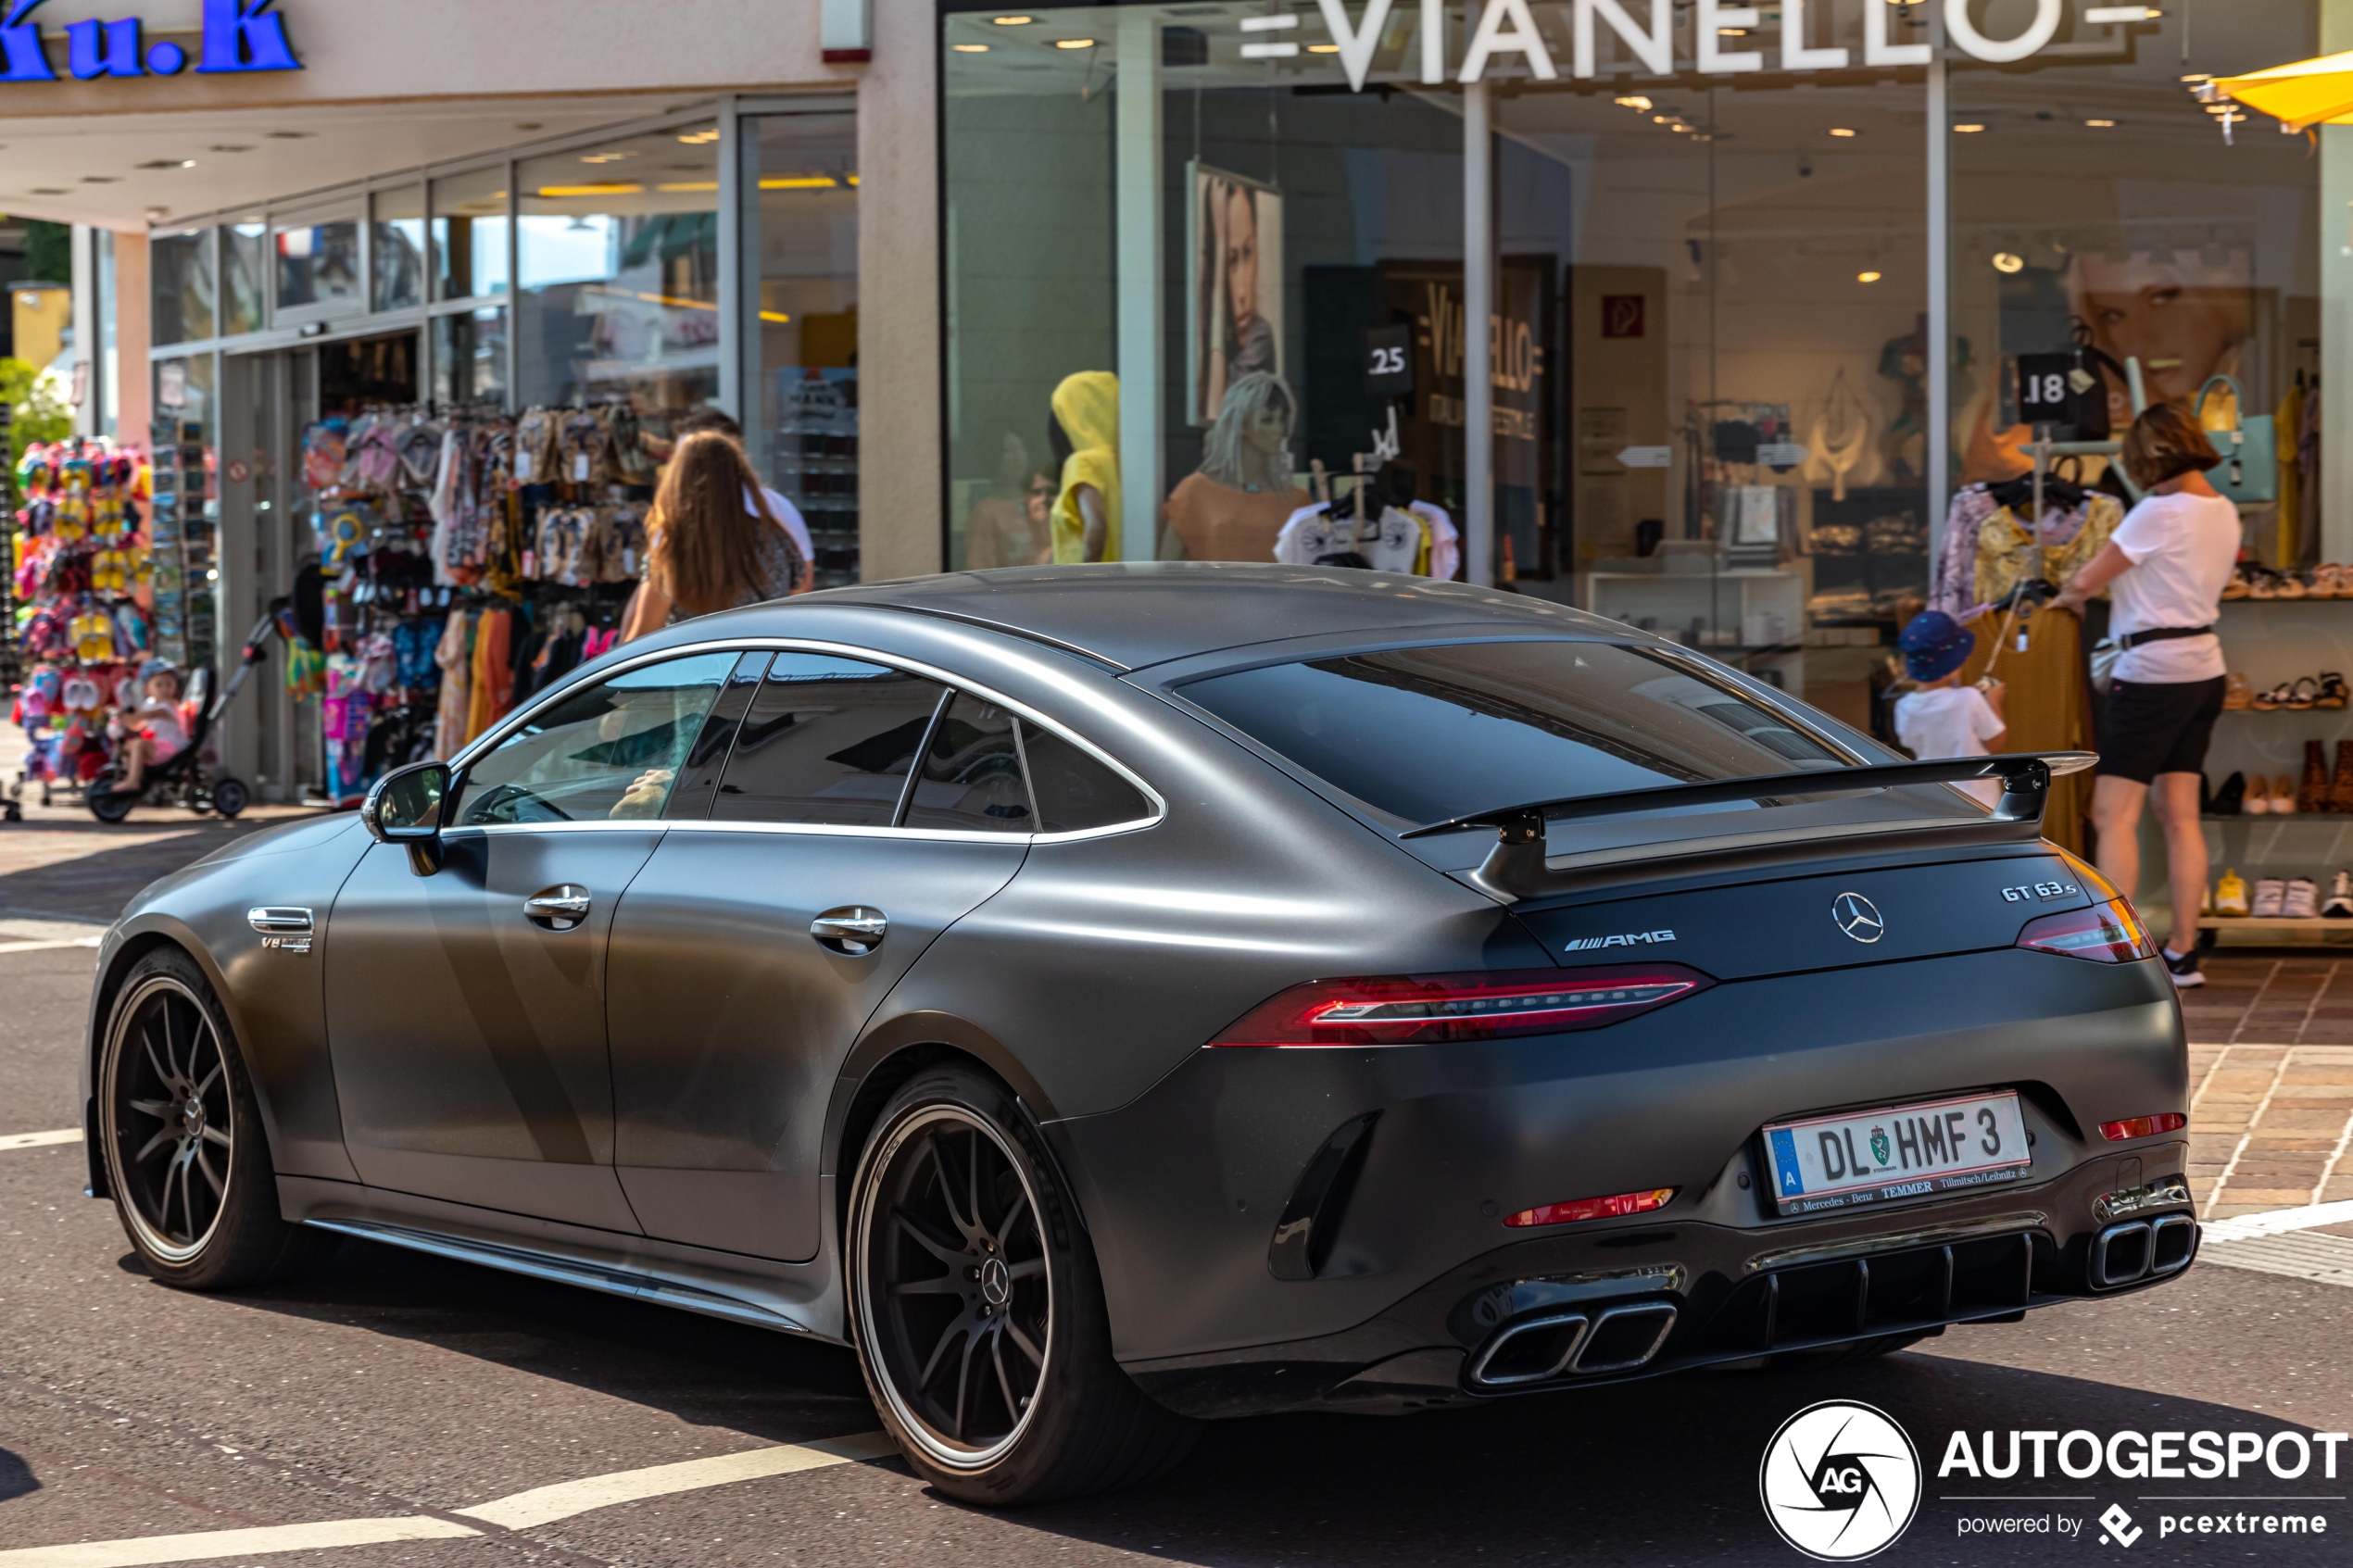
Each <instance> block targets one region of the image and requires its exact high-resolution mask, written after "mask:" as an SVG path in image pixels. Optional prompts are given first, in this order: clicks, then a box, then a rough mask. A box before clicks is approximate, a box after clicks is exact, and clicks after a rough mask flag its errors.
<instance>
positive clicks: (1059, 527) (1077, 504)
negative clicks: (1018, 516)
mask: <svg viewBox="0 0 2353 1568" xmlns="http://www.w3.org/2000/svg"><path fill="white" fill-rule="evenodd" d="M1052 406H1053V410H1054V417H1053V420H1052V421H1051V425H1050V427H1049V430H1048V435H1049V436H1050V437H1051V442H1052V445H1053V448H1054V452H1055V455H1056V456H1058V457H1060V458H1062V460H1063V472H1062V491H1061V493H1060V494H1059V495H1056V496H1055V498H1054V519H1053V521H1054V559H1055V560H1056V561H1057V562H1061V561H1089V560H1117V559H1119V558H1120V551H1119V378H1118V377H1117V376H1115V375H1114V374H1112V373H1111V372H1110V371H1109V370H1081V371H1079V372H1078V373H1077V374H1076V375H1071V376H1064V377H1063V383H1062V384H1061V385H1060V386H1057V387H1056V388H1054V395H1053V399H1052Z"/></svg>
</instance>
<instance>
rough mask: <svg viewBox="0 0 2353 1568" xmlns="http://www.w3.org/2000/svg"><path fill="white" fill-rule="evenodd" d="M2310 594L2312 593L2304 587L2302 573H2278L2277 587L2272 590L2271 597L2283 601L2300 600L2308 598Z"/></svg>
mask: <svg viewBox="0 0 2353 1568" xmlns="http://www.w3.org/2000/svg"><path fill="white" fill-rule="evenodd" d="M2311 593H2312V591H2311V590H2310V589H2309V588H2308V587H2306V586H2305V585H2304V574H2303V573H2302V572H2298V571H2283V572H2281V573H2280V581H2279V585H2278V587H2277V588H2276V589H2274V590H2273V596H2274V597H2277V598H2283V599H2302V598H2309V597H2310V596H2311Z"/></svg>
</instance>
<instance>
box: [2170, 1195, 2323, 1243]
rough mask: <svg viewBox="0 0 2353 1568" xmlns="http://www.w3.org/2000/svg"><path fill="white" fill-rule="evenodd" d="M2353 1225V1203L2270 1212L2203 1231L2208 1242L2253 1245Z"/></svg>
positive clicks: (2212, 1225) (2240, 1217) (2236, 1217)
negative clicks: (2322, 1228)
mask: <svg viewBox="0 0 2353 1568" xmlns="http://www.w3.org/2000/svg"><path fill="white" fill-rule="evenodd" d="M2348 1221H2353V1199H2348V1200H2345V1201H2341V1202H2336V1203H2307V1204H2305V1205H2303V1206H2302V1207H2300V1208H2296V1209H2267V1210H2264V1211H2263V1212H2261V1213H2259V1214H2238V1215H2234V1216H2233V1217H2232V1218H2230V1219H2227V1220H2208V1221H2207V1222H2206V1224H2205V1226H2204V1227H2203V1229H2204V1232H2205V1237H2206V1240H2207V1241H2208V1243H2209V1244H2210V1243H2213V1242H2218V1241H2251V1240H2253V1239H2254V1238H2255V1237H2257V1236H2284V1235H2285V1234H2286V1233H2288V1232H2289V1231H2309V1230H2314V1229H2317V1228H2318V1227H2320V1226H2322V1225H2337V1224H2344V1223H2347V1222H2348Z"/></svg>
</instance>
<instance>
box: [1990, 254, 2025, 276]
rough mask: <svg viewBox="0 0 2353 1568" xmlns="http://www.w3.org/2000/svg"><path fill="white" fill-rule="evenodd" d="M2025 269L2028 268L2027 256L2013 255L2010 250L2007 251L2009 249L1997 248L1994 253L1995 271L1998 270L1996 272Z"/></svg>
mask: <svg viewBox="0 0 2353 1568" xmlns="http://www.w3.org/2000/svg"><path fill="white" fill-rule="evenodd" d="M2024 270H2026V257H2022V256H2016V255H2013V254H2012V253H2010V252H2009V251H2007V250H1997V251H1995V252H1994V271H1996V272H2022V271H2024Z"/></svg>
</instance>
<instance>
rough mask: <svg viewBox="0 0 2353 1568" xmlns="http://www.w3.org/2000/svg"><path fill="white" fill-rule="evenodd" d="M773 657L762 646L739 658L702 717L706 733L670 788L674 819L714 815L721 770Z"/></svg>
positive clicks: (666, 811)
mask: <svg viewBox="0 0 2353 1568" xmlns="http://www.w3.org/2000/svg"><path fill="white" fill-rule="evenodd" d="M770 657H771V656H770V655H769V654H768V653H767V652H766V651H765V650H762V651H760V652H757V653H748V654H746V655H744V656H743V658H741V659H737V660H736V669H735V672H734V673H733V674H731V675H729V676H728V677H727V686H726V689H725V690H724V691H723V692H722V693H720V696H719V700H718V701H717V702H716V703H714V704H712V705H711V717H709V718H708V719H705V720H704V721H702V734H700V735H698V736H697V737H696V740H695V744H694V745H693V746H689V747H688V748H687V750H686V766H684V767H683V768H681V769H680V770H679V771H678V787H677V788H676V789H673V790H672V791H671V792H670V803H669V804H668V805H667V806H665V807H663V808H662V813H661V814H662V815H663V816H665V817H668V818H669V819H670V820H671V821H673V822H701V821H702V820H703V819H704V818H705V817H708V816H709V815H711V801H712V800H714V799H716V798H717V797H718V795H719V778H720V774H721V773H722V772H724V771H725V770H726V767H727V753H728V752H729V751H730V750H731V749H733V748H734V746H735V744H736V727H737V726H738V725H740V724H741V723H742V722H743V720H744V710H745V709H749V707H750V706H751V699H752V696H753V694H754V693H756V692H758V691H759V690H760V679H761V676H763V675H765V674H767V673H768V660H769V658H770Z"/></svg>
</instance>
